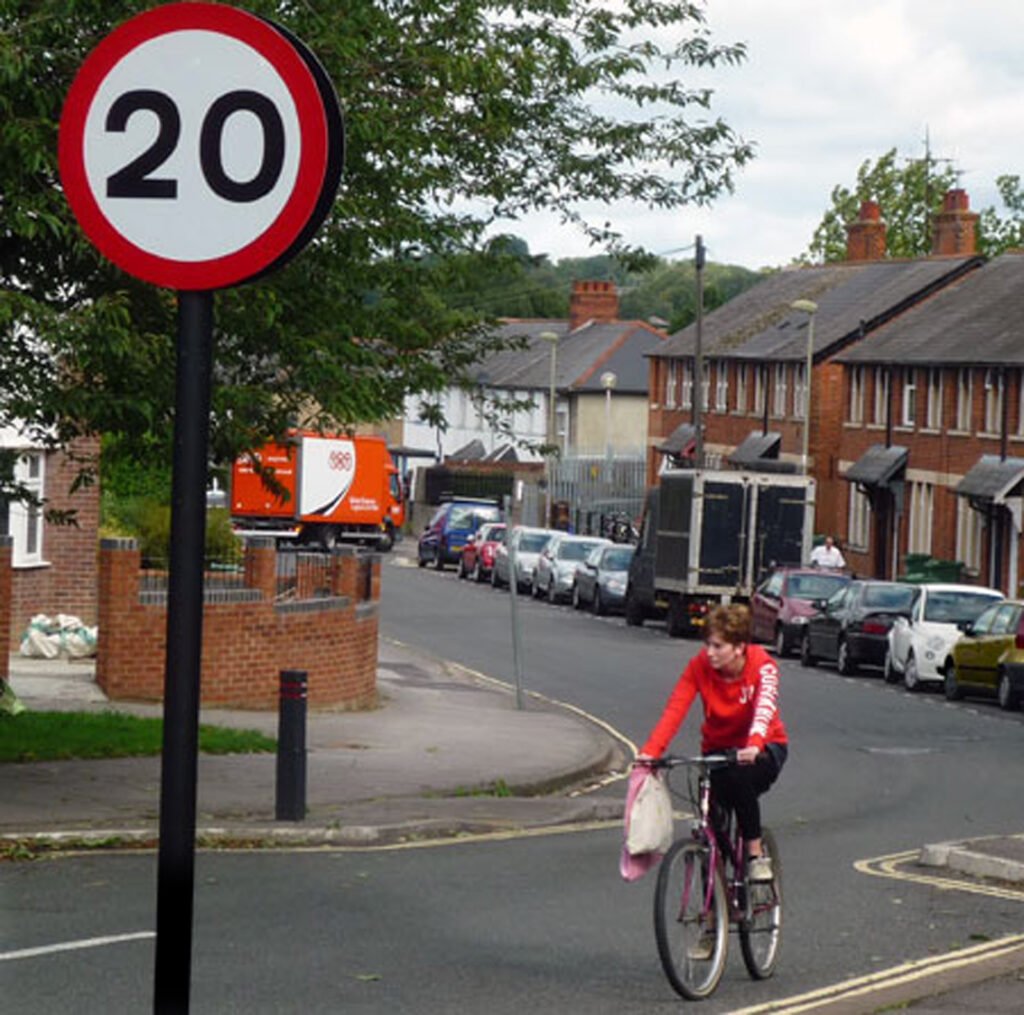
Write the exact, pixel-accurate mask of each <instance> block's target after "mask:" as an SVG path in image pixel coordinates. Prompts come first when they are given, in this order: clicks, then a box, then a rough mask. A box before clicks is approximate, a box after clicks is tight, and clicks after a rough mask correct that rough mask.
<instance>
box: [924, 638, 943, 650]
mask: <svg viewBox="0 0 1024 1015" xmlns="http://www.w3.org/2000/svg"><path fill="white" fill-rule="evenodd" d="M945 644H946V640H945V638H940V637H939V636H938V635H937V634H933V635H932V636H931V637H930V638H929V639H928V640H927V641H926V642H925V647H926V648H928V649H930V650H931V651H932V652H941V651H942V647H943V645H945Z"/></svg>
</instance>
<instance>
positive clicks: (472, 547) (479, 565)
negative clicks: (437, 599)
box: [459, 522, 505, 582]
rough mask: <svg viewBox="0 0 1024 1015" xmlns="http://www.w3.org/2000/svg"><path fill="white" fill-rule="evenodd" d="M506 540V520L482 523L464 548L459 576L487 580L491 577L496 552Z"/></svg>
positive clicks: (481, 580)
mask: <svg viewBox="0 0 1024 1015" xmlns="http://www.w3.org/2000/svg"><path fill="white" fill-rule="evenodd" d="M504 542H505V524H504V522H488V523H487V524H486V525H481V526H480V529H479V530H478V531H477V532H476V534H475V535H472V536H470V537H469V541H468V542H467V543H466V545H465V546H464V547H463V548H462V556H461V557H460V558H459V577H460V578H472V579H473V581H477V582H485V581H487V580H488V579H489V578H490V577H491V570H492V569H493V567H494V552H495V550H497V549H498V547H499V546H500V545H501V544H502V543H504Z"/></svg>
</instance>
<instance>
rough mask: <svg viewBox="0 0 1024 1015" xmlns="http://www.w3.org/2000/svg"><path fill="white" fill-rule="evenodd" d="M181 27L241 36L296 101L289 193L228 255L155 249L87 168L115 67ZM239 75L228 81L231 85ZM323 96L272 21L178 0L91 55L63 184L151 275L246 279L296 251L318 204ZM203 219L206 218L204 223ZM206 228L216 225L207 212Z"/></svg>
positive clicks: (67, 127) (139, 272) (164, 282)
mask: <svg viewBox="0 0 1024 1015" xmlns="http://www.w3.org/2000/svg"><path fill="white" fill-rule="evenodd" d="M181 31H206V32H212V33H216V34H219V35H223V36H229V37H231V38H232V39H234V40H237V41H238V42H240V43H242V44H243V45H244V46H247V47H249V48H250V49H252V50H253V51H255V53H256V54H258V55H259V56H261V57H263V58H264V60H266V61H267V62H268V63H269V64H270V65H271V66H272V68H273V70H274V71H275V72H276V74H277V75H279V77H280V79H281V82H282V83H283V84H284V86H285V88H286V89H287V91H288V94H289V96H290V97H291V99H292V101H293V102H294V105H295V112H296V115H297V117H298V123H299V132H300V138H301V142H300V144H301V150H300V154H299V161H298V169H297V173H296V176H295V179H294V181H293V183H292V188H291V191H290V193H289V194H288V195H287V197H286V198H285V200H284V203H283V205H282V207H281V209H280V211H279V212H278V214H277V215H276V217H275V218H274V219H273V221H272V222H271V223H270V224H269V225H268V226H267V227H266V228H264V229H262V231H260V232H259V234H258V235H256V236H254V237H252V238H250V239H248V240H247V241H246V242H245V243H244V244H243V245H241V246H240V247H238V248H237V249H234V250H231V251H229V252H228V253H226V254H224V255H222V256H217V257H211V258H207V259H202V260H186V259H183V258H180V257H174V256H165V255H163V254H161V253H155V252H153V251H151V250H146V249H144V248H142V247H141V246H139V245H138V244H136V243H135V242H133V240H132V239H130V238H129V237H127V236H125V235H124V233H123V232H122V231H121V229H119V228H118V226H117V225H116V224H115V223H114V222H112V221H111V219H110V218H109V217H108V216H107V215H106V214H105V212H104V209H103V208H102V207H101V203H100V201H98V200H97V197H96V194H95V192H94V190H93V183H92V181H91V180H90V177H89V173H88V170H87V167H86V157H85V142H86V136H85V135H86V123H87V120H88V117H89V113H90V109H91V106H92V103H93V101H94V100H95V98H96V96H97V93H98V91H99V89H100V87H101V86H102V84H103V82H104V81H105V80H106V78H107V77H108V75H110V73H111V72H112V71H113V69H114V68H115V67H116V66H117V65H118V63H119V62H120V61H121V60H123V59H124V58H125V57H126V56H128V55H129V54H131V53H132V52H133V51H134V50H135V49H137V48H138V47H139V46H141V45H143V44H144V43H146V42H149V41H151V40H153V39H156V38H158V37H160V36H165V35H169V34H171V33H174V32H181ZM229 84H231V82H226V85H229ZM328 143H329V142H328V126H327V119H326V114H325V110H324V103H323V98H322V96H321V93H320V90H319V89H318V87H317V84H316V81H315V80H314V78H313V75H312V74H311V72H310V70H309V68H308V67H307V65H306V62H305V61H304V60H303V59H302V57H301V55H300V54H299V53H298V52H297V50H296V49H295V47H294V46H293V45H292V44H291V43H290V42H289V41H288V39H287V38H285V36H284V35H283V34H281V33H280V32H278V31H277V30H276V29H275V28H274V27H273V26H272V25H271V24H270V23H269V22H266V21H263V20H261V19H260V18H257V17H255V16H254V15H252V14H249V13H247V12H245V11H241V10H238V9H236V8H233V7H225V6H223V5H220V4H206V3H179V4H169V5H167V6H165V7H158V8H155V9H153V10H151V11H147V12H145V13H143V14H140V15H138V16H137V17H134V18H132V19H131V20H129V21H126V22H125V23H124V24H122V25H121V26H120V27H118V28H116V29H115V30H114V31H113V32H111V34H110V35H108V36H107V37H106V38H105V39H103V41H102V42H100V43H99V45H98V46H96V48H95V49H94V50H93V51H92V52H91V53H90V54H89V56H88V57H87V58H86V60H85V63H83V64H82V66H81V68H80V69H79V72H78V74H77V76H76V77H75V80H74V82H73V83H72V85H71V89H70V91H69V92H68V97H67V100H66V101H65V104H64V110H63V113H62V115H61V123H60V136H59V145H58V159H59V164H60V174H61V179H62V182H63V184H64V191H65V194H66V196H67V199H68V203H69V204H70V205H71V209H72V211H73V212H74V214H75V217H76V218H77V219H78V222H79V224H80V225H81V227H82V229H83V231H84V232H85V233H86V235H87V236H88V237H89V239H90V240H92V242H93V243H94V244H95V245H96V247H97V248H98V249H99V250H100V252H101V253H102V254H104V256H106V257H107V258H109V259H110V260H111V261H113V262H114V263H115V264H116V265H118V267H120V268H122V269H123V270H124V271H126V272H128V273H129V274H130V275H134V276H136V277H137V278H141V279H143V280H144V281H146V282H152V283H154V284H156V285H161V286H166V287H168V288H171V289H200V290H201V289H216V288H220V287H222V286H228V285H233V284H236V283H238V282H242V281H244V280H245V279H247V278H250V277H251V276H253V275H256V274H258V273H259V272H261V271H263V270H264V269H266V268H267V267H268V266H269V265H271V264H273V263H274V262H275V261H277V260H278V258H281V257H282V255H283V254H285V253H286V252H288V251H289V248H290V247H291V246H292V244H293V243H294V242H295V240H296V238H297V237H298V236H299V235H300V234H301V233H302V231H303V228H304V227H305V226H306V224H307V222H308V221H309V220H310V217H311V216H312V215H313V214H314V213H315V212H316V210H317V205H318V202H319V200H320V196H321V190H322V187H323V185H324V175H325V170H326V166H327V159H328ZM197 226H198V224H197ZM201 227H202V228H203V229H207V230H210V229H216V227H217V223H216V222H210V221H209V220H205V219H204V220H203V222H202V223H201Z"/></svg>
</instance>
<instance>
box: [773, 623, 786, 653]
mask: <svg viewBox="0 0 1024 1015" xmlns="http://www.w3.org/2000/svg"><path fill="white" fill-rule="evenodd" d="M775 654H776V655H777V656H778V657H779V658H780V659H785V658H786V656H787V655H788V654H789V642H788V641H787V640H786V629H785V628H784V627H783V626H782V624H779V625H778V626H777V627H776V628H775Z"/></svg>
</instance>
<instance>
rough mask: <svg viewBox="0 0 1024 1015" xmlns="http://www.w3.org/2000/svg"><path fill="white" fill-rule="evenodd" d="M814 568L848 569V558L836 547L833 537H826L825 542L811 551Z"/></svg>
mask: <svg viewBox="0 0 1024 1015" xmlns="http://www.w3.org/2000/svg"><path fill="white" fill-rule="evenodd" d="M811 566H812V567H831V568H840V567H846V558H845V557H844V556H843V554H842V551H841V550H840V549H839V547H838V546H836V544H835V542H834V541H833V540H832V537H831V536H826V537H825V542H824V543H822V544H821V545H820V546H816V547H815V548H814V549H813V550H811Z"/></svg>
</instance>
